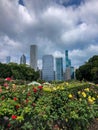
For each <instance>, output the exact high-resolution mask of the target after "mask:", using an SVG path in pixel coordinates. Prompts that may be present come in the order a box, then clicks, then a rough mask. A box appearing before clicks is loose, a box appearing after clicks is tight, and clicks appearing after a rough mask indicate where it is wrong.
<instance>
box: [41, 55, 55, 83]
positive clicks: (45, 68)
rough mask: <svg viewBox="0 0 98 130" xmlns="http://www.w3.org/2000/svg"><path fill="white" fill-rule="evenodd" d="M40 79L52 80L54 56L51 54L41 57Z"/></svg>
mask: <svg viewBox="0 0 98 130" xmlns="http://www.w3.org/2000/svg"><path fill="white" fill-rule="evenodd" d="M42 79H43V80H45V81H52V80H54V58H53V56H52V55H44V56H43V58H42Z"/></svg>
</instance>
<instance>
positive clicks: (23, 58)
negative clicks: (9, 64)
mask: <svg viewBox="0 0 98 130" xmlns="http://www.w3.org/2000/svg"><path fill="white" fill-rule="evenodd" d="M20 64H26V56H25V55H24V54H23V55H22V56H21V57H20Z"/></svg>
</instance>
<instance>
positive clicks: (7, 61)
mask: <svg viewBox="0 0 98 130" xmlns="http://www.w3.org/2000/svg"><path fill="white" fill-rule="evenodd" d="M10 62H11V57H10V56H7V57H6V63H7V64H9V63H10Z"/></svg>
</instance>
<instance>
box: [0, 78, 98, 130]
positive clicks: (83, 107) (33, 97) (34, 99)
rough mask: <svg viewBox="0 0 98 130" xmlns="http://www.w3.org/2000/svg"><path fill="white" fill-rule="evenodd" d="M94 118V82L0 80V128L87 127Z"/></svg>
mask: <svg viewBox="0 0 98 130" xmlns="http://www.w3.org/2000/svg"><path fill="white" fill-rule="evenodd" d="M94 120H98V86H97V85H95V84H92V83H88V82H79V81H71V82H62V83H55V82H54V83H48V82H46V83H42V84H40V83H37V82H35V83H34V82H32V83H28V84H27V83H24V84H19V82H16V81H14V80H11V79H10V78H6V79H4V80H2V81H1V80H0V130H88V129H89V126H90V125H91V124H92V123H93V121H94Z"/></svg>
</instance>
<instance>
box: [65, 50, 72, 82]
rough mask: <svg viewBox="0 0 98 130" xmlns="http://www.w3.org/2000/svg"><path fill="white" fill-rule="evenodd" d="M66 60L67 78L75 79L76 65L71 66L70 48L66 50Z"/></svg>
mask: <svg viewBox="0 0 98 130" xmlns="http://www.w3.org/2000/svg"><path fill="white" fill-rule="evenodd" d="M65 62H66V70H65V80H71V79H74V67H72V66H71V60H70V59H69V58H68V50H66V51H65Z"/></svg>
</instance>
